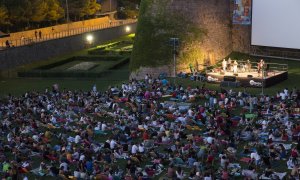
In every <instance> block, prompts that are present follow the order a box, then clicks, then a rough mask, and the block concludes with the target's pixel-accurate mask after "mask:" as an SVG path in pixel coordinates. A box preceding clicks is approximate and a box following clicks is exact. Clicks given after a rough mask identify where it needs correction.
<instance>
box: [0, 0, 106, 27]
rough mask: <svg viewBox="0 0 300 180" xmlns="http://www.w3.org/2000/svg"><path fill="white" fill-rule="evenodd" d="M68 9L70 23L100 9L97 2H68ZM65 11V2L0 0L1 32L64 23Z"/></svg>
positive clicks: (58, 0)
mask: <svg viewBox="0 0 300 180" xmlns="http://www.w3.org/2000/svg"><path fill="white" fill-rule="evenodd" d="M68 7H69V14H70V16H69V17H70V20H71V21H76V20H83V19H86V18H90V17H93V16H94V15H95V14H96V13H97V12H98V11H99V10H100V9H101V5H100V4H99V3H97V0H69V2H68ZM66 9H67V5H66V0H0V25H1V28H2V29H1V30H4V31H5V30H6V29H15V30H22V29H24V28H25V27H27V28H28V27H31V26H40V25H43V26H47V25H49V23H50V24H51V22H54V23H56V22H65V21H66V20H67V19H66V18H67V15H66V13H67V10H66ZM4 28H5V29H4Z"/></svg>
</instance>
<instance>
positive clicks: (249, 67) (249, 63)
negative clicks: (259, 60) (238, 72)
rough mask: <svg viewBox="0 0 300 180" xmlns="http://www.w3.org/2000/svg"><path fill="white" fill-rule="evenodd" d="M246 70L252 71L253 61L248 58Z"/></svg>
mask: <svg viewBox="0 0 300 180" xmlns="http://www.w3.org/2000/svg"><path fill="white" fill-rule="evenodd" d="M246 71H247V72H250V71H251V62H250V60H249V59H248V60H247V63H246Z"/></svg>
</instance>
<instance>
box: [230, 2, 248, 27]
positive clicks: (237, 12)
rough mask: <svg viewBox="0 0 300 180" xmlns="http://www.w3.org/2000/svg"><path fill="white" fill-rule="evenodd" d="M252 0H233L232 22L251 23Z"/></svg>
mask: <svg viewBox="0 0 300 180" xmlns="http://www.w3.org/2000/svg"><path fill="white" fill-rule="evenodd" d="M251 7H252V0H234V10H233V20H232V22H233V24H242V25H250V24H251Z"/></svg>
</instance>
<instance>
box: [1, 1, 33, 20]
mask: <svg viewBox="0 0 300 180" xmlns="http://www.w3.org/2000/svg"><path fill="white" fill-rule="evenodd" d="M5 2H6V7H7V9H8V14H9V19H10V22H12V24H15V25H17V24H22V23H24V22H26V23H29V21H30V17H31V15H32V6H31V1H29V0H10V1H5Z"/></svg>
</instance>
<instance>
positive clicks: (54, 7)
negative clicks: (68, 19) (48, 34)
mask: <svg viewBox="0 0 300 180" xmlns="http://www.w3.org/2000/svg"><path fill="white" fill-rule="evenodd" d="M46 2H47V5H48V12H47V16H46V20H48V21H57V20H59V19H60V18H62V17H64V13H65V12H64V9H63V8H62V7H61V4H60V2H59V1H58V0H47V1H46Z"/></svg>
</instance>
